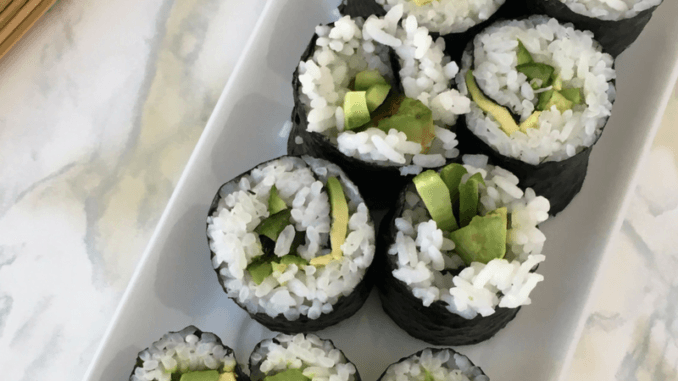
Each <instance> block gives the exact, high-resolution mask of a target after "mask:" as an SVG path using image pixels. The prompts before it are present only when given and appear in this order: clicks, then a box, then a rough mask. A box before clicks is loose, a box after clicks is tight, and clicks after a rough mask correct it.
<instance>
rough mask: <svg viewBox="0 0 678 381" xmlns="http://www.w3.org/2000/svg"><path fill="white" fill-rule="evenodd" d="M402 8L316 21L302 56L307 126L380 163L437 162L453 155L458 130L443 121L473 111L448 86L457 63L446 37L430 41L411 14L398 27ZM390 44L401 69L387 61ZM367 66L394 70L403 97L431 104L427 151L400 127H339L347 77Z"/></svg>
mask: <svg viewBox="0 0 678 381" xmlns="http://www.w3.org/2000/svg"><path fill="white" fill-rule="evenodd" d="M402 15H403V6H402V5H400V6H395V7H393V8H392V9H391V10H390V11H389V12H388V14H386V16H384V17H382V18H379V17H376V16H370V17H369V18H368V19H367V20H365V21H363V20H362V19H360V18H358V19H351V18H350V17H349V16H345V17H343V18H341V19H340V20H338V21H337V22H335V24H334V26H333V27H329V26H318V27H317V28H316V34H317V35H318V38H317V40H316V49H315V52H314V53H313V57H312V58H311V59H309V60H308V61H302V62H300V63H299V81H300V83H301V96H300V97H301V101H302V102H303V103H304V104H305V105H306V111H307V114H308V118H307V119H308V128H307V129H308V131H311V132H318V133H323V134H325V135H326V136H328V137H329V138H330V139H331V140H332V141H333V142H335V143H336V144H337V147H338V148H339V150H340V151H341V152H342V153H344V154H345V155H347V156H352V157H356V158H359V159H362V160H365V161H370V162H375V163H378V164H381V165H392V166H406V165H412V164H413V163H414V165H417V166H419V167H435V166H439V165H440V164H439V163H441V162H444V161H445V159H446V158H453V157H456V156H458V154H459V151H458V150H457V148H456V146H457V139H456V135H455V134H454V133H453V132H451V131H449V130H448V129H447V128H446V127H445V126H451V125H453V124H454V123H455V122H456V119H457V116H458V115H460V114H464V113H467V112H468V111H469V110H470V100H469V99H468V98H466V97H464V96H462V95H461V94H459V92H458V91H457V90H456V89H451V88H450V81H451V80H452V79H453V78H454V77H455V75H456V74H457V72H458V71H459V68H458V66H457V64H456V63H454V62H451V61H450V59H449V57H446V56H445V55H444V53H443V51H444V49H445V41H444V40H443V39H442V38H439V39H438V40H437V41H435V42H434V41H433V39H432V38H431V36H430V35H429V33H428V30H427V29H426V28H424V27H421V26H419V24H418V22H417V20H416V18H415V17H414V16H411V17H408V18H406V19H404V20H402V26H401V25H400V21H401V18H402ZM389 48H392V49H394V50H395V52H396V54H397V56H398V58H399V61H400V65H401V70H400V72H399V73H393V72H392V70H391V67H390V65H387V64H386V63H388V62H389V57H388V52H389ZM364 70H378V71H379V72H380V73H381V74H382V75H383V76H384V77H386V78H389V79H391V80H393V79H394V76H395V75H398V76H399V77H400V79H401V81H402V85H403V89H404V91H405V96H407V97H409V98H413V99H418V100H420V101H421V102H422V103H423V104H424V105H426V106H427V107H428V108H430V109H431V111H432V113H433V120H434V123H435V125H436V126H437V128H436V138H435V139H434V141H433V143H432V147H431V149H430V150H429V152H427V154H428V155H423V154H422V152H421V151H422V147H421V145H420V144H419V143H416V142H410V141H408V140H407V136H406V135H405V133H403V132H399V131H397V130H391V131H389V132H388V133H385V132H383V131H381V130H379V129H377V128H369V129H367V130H366V131H363V132H358V133H356V132H353V131H344V114H343V109H342V106H343V102H344V96H345V95H346V93H347V92H348V91H349V83H350V81H351V80H352V79H353V78H355V76H356V74H358V73H359V72H361V71H364ZM443 130H444V131H445V132H442V131H443Z"/></svg>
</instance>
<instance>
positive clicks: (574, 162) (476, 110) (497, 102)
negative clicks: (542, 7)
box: [457, 16, 616, 215]
mask: <svg viewBox="0 0 678 381" xmlns="http://www.w3.org/2000/svg"><path fill="white" fill-rule="evenodd" d="M615 77H616V72H615V70H614V60H613V58H612V56H610V55H609V54H607V53H604V52H603V50H602V47H601V46H600V44H598V42H596V41H595V40H594V39H593V35H592V34H591V33H590V32H585V31H579V30H576V29H574V28H573V27H572V25H571V24H565V25H562V24H559V23H558V21H557V20H556V19H551V18H547V17H544V16H532V17H529V18H527V19H523V20H512V21H501V22H498V23H496V24H493V25H492V26H491V27H489V28H487V29H486V30H485V31H483V32H482V33H481V34H479V35H478V36H476V38H475V39H474V41H473V43H472V44H469V46H468V48H467V50H466V52H465V53H464V58H463V64H462V69H461V71H460V73H459V74H458V76H457V78H458V81H459V88H460V91H461V92H462V93H463V94H468V95H469V96H470V97H471V99H472V104H471V112H470V113H469V114H467V115H466V116H465V121H464V123H460V124H459V128H458V130H457V133H458V137H459V140H460V149H461V150H462V151H463V153H479V154H484V155H488V156H489V157H490V158H491V161H492V162H493V163H494V164H496V165H499V166H501V167H503V168H505V169H507V170H509V171H511V172H513V173H514V174H515V175H516V176H518V178H519V179H520V186H521V187H523V188H527V187H531V188H533V189H534V190H535V192H537V193H538V194H540V195H542V196H544V197H546V198H548V199H549V201H550V202H551V210H550V213H551V214H552V215H555V214H557V213H559V212H560V211H562V210H563V209H564V208H565V207H566V206H567V205H568V204H569V203H570V201H571V200H572V199H573V198H574V197H575V195H576V194H577V193H578V192H579V190H580V189H581V187H582V185H583V182H584V177H585V176H586V170H587V166H588V158H589V155H590V153H591V149H592V147H593V145H594V144H595V143H596V142H597V141H598V139H599V138H600V136H601V134H602V132H603V128H604V127H605V124H606V123H607V120H608V119H609V117H610V115H611V112H612V106H613V103H614V100H615V98H616V92H615V86H614V79H615Z"/></svg>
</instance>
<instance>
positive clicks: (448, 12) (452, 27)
mask: <svg viewBox="0 0 678 381" xmlns="http://www.w3.org/2000/svg"><path fill="white" fill-rule="evenodd" d="M376 1H377V3H378V4H380V5H382V6H384V8H385V9H386V10H390V9H392V8H393V7H395V6H397V5H403V6H404V7H405V9H404V12H405V14H406V15H408V16H414V17H416V18H417V22H419V24H420V25H423V26H425V27H427V28H428V29H429V30H430V31H431V32H437V33H440V34H448V33H461V32H465V31H467V30H468V29H469V28H471V27H473V26H475V25H476V24H478V23H480V22H483V21H485V20H487V19H488V18H490V16H492V15H493V14H494V13H495V12H496V11H497V9H499V7H500V6H501V5H502V4H504V2H505V1H506V0H464V1H459V0H433V1H431V2H430V3H428V4H425V5H417V4H416V3H415V2H414V1H412V0H376Z"/></svg>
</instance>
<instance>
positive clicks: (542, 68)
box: [516, 62, 555, 90]
mask: <svg viewBox="0 0 678 381" xmlns="http://www.w3.org/2000/svg"><path fill="white" fill-rule="evenodd" d="M516 70H518V72H519V73H523V74H525V76H526V77H527V78H528V79H529V80H530V82H532V81H533V80H535V79H537V80H539V81H537V82H536V83H532V88H533V89H535V90H536V89H541V88H544V87H548V86H549V85H550V84H551V76H552V75H553V72H554V71H555V69H553V66H551V65H547V64H543V63H539V62H530V63H525V64H522V65H518V66H516Z"/></svg>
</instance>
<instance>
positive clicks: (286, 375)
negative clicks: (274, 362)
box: [264, 369, 311, 381]
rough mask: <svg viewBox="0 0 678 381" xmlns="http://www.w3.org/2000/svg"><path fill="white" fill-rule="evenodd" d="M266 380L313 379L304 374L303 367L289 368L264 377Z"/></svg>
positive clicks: (292, 380) (305, 380)
mask: <svg viewBox="0 0 678 381" xmlns="http://www.w3.org/2000/svg"><path fill="white" fill-rule="evenodd" d="M264 381H311V379H310V378H308V377H306V376H304V373H303V372H302V371H301V369H287V370H283V371H282V372H280V373H276V374H274V375H273V376H266V377H264Z"/></svg>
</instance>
